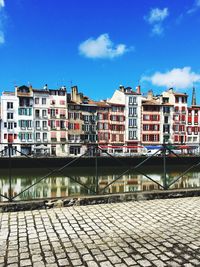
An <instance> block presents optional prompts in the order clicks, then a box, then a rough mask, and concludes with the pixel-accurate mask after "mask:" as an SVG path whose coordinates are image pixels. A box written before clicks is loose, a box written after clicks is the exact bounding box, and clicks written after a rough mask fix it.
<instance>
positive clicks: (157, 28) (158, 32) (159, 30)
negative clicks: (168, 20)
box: [151, 24, 163, 35]
mask: <svg viewBox="0 0 200 267" xmlns="http://www.w3.org/2000/svg"><path fill="white" fill-rule="evenodd" d="M151 31H152V33H153V34H155V35H161V34H162V33H163V27H162V25H161V24H155V25H154V26H153V28H152V30H151Z"/></svg>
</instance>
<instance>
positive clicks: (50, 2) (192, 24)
mask: <svg viewBox="0 0 200 267" xmlns="http://www.w3.org/2000/svg"><path fill="white" fill-rule="evenodd" d="M23 84H25V85H29V84H31V85H32V86H33V88H38V89H39V88H41V89H42V88H43V87H44V85H45V84H48V87H49V88H51V89H53V88H59V87H60V86H62V85H65V86H66V87H67V89H68V91H70V87H71V86H72V85H77V86H78V89H79V91H80V92H83V93H84V94H85V95H87V96H89V97H90V98H92V99H94V100H100V99H106V98H109V97H111V96H112V94H113V93H114V90H115V89H117V88H118V87H119V85H124V86H130V87H132V88H133V89H135V88H136V86H137V85H138V84H140V85H141V89H142V93H144V94H145V93H146V92H147V91H148V90H150V89H152V90H153V92H154V94H160V93H161V92H162V91H164V90H167V89H168V88H169V87H174V89H175V90H176V91H178V92H186V93H187V94H189V95H191V92H192V87H193V86H195V88H196V93H197V102H198V103H197V104H199V105H200V94H199V90H200V0H177V1H174V0H165V1H163V0H162V1H161V0H152V1H149V0H95V1H94V0H84V1H83V0H42V1H41V0H0V91H8V90H9V91H13V90H14V86H15V85H17V86H20V85H23Z"/></svg>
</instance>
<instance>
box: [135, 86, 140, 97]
mask: <svg viewBox="0 0 200 267" xmlns="http://www.w3.org/2000/svg"><path fill="white" fill-rule="evenodd" d="M136 93H137V94H139V95H141V86H140V85H138V86H137V91H136Z"/></svg>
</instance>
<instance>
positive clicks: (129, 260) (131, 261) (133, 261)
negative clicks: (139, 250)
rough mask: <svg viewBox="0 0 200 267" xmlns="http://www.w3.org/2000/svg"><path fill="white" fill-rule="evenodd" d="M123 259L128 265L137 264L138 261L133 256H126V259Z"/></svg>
mask: <svg viewBox="0 0 200 267" xmlns="http://www.w3.org/2000/svg"><path fill="white" fill-rule="evenodd" d="M123 260H124V261H125V263H126V264H127V265H128V266H131V265H134V264H136V261H135V260H133V259H132V258H131V257H128V258H125V259H123Z"/></svg>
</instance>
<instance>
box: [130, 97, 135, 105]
mask: <svg viewBox="0 0 200 267" xmlns="http://www.w3.org/2000/svg"><path fill="white" fill-rule="evenodd" d="M129 104H136V97H135V96H130V97H129Z"/></svg>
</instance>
